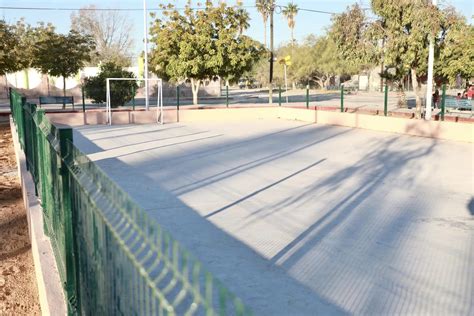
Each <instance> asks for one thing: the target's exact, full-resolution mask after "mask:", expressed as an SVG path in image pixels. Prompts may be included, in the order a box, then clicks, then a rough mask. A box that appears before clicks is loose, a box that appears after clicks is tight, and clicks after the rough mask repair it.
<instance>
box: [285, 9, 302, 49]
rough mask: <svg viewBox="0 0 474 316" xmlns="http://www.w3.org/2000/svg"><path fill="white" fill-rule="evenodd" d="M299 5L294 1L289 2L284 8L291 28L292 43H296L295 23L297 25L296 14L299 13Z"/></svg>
mask: <svg viewBox="0 0 474 316" xmlns="http://www.w3.org/2000/svg"><path fill="white" fill-rule="evenodd" d="M298 10H299V9H298V6H297V5H296V4H294V3H288V5H287V6H286V7H285V8H283V10H282V13H283V16H284V17H285V18H286V20H287V22H288V27H289V28H290V30H291V44H292V45H294V43H295V35H294V31H295V25H296V15H297V14H298Z"/></svg>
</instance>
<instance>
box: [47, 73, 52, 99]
mask: <svg viewBox="0 0 474 316" xmlns="http://www.w3.org/2000/svg"><path fill="white" fill-rule="evenodd" d="M46 82H47V85H48V97H49V96H51V91H50V89H49V75H46Z"/></svg>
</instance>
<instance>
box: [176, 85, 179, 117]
mask: <svg viewBox="0 0 474 316" xmlns="http://www.w3.org/2000/svg"><path fill="white" fill-rule="evenodd" d="M176 108H177V109H178V111H179V86H176Z"/></svg>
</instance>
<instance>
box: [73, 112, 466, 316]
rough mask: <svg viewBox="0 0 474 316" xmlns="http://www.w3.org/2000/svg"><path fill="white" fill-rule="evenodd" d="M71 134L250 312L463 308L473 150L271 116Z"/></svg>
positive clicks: (454, 311) (453, 311)
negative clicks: (251, 310)
mask: <svg viewBox="0 0 474 316" xmlns="http://www.w3.org/2000/svg"><path fill="white" fill-rule="evenodd" d="M74 137H75V142H76V144H78V146H79V147H80V148H81V149H82V150H84V151H85V152H87V153H88V154H89V155H90V157H91V158H92V159H93V160H95V161H96V162H97V163H98V164H99V165H100V166H101V167H102V168H103V169H104V170H105V171H106V172H107V173H108V174H109V175H110V176H111V177H112V178H113V179H114V180H115V181H117V182H118V183H119V185H120V186H121V187H123V188H124V189H125V190H126V191H128V192H129V193H130V194H131V195H132V197H133V198H134V199H136V200H137V201H138V203H139V204H140V205H141V206H142V207H143V208H144V209H145V210H146V211H147V212H148V213H149V214H150V215H151V216H152V217H153V218H154V219H156V220H157V221H158V222H160V223H161V224H162V225H163V226H164V227H165V228H166V229H167V230H169V231H170V232H171V233H172V235H173V236H174V237H175V238H176V239H178V240H179V241H180V242H181V243H182V244H184V245H185V246H186V247H187V248H188V249H191V250H192V252H193V253H194V254H195V255H196V256H197V257H198V258H199V259H200V260H202V261H203V262H204V264H205V266H206V267H207V268H208V269H209V270H210V271H211V272H212V273H214V274H215V275H216V276H217V277H218V278H219V279H221V280H222V281H224V283H225V284H226V285H227V286H228V287H229V288H230V289H231V290H232V291H234V292H235V293H236V294H237V295H238V296H240V297H241V298H242V299H243V300H244V301H245V302H246V303H247V304H248V305H250V306H251V307H252V308H253V309H254V310H255V312H256V313H257V314H259V315H310V314H316V313H318V312H319V313H321V314H331V315H333V314H346V313H350V314H365V315H394V314H412V315H413V314H417V315H427V314H436V315H468V314H472V313H473V311H474V269H473V262H474V199H473V192H474V183H473V179H474V177H473V176H474V173H473V161H474V153H473V146H472V144H467V143H455V142H448V141H439V140H434V139H427V138H418V137H408V136H401V135H395V134H388V133H379V132H372V131H367V130H358V129H349V128H343V127H335V126H319V125H309V124H303V123H300V122H292V121H283V120H268V121H249V122H245V123H238V124H236V123H206V124H203V123H201V124H186V125H184V124H170V125H165V126H156V125H142V126H133V125H130V126H112V127H105V126H95V127H91V126H88V127H81V128H79V129H77V130H76V131H75V134H74Z"/></svg>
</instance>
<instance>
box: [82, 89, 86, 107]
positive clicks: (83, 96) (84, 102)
mask: <svg viewBox="0 0 474 316" xmlns="http://www.w3.org/2000/svg"><path fill="white" fill-rule="evenodd" d="M81 91H82V112H85V111H86V98H85V95H84V86H81Z"/></svg>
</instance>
